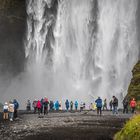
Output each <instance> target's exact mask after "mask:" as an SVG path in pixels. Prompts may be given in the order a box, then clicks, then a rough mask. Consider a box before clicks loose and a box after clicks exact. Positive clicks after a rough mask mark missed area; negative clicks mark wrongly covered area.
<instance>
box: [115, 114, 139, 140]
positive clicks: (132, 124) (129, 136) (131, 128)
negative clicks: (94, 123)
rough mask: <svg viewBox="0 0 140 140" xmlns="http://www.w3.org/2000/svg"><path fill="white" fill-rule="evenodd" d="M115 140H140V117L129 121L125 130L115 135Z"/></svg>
mask: <svg viewBox="0 0 140 140" xmlns="http://www.w3.org/2000/svg"><path fill="white" fill-rule="evenodd" d="M114 140H140V115H138V116H135V117H134V118H132V119H131V120H130V121H128V122H127V123H126V125H125V126H124V128H123V129H122V130H121V131H120V132H118V133H117V134H116V135H115V138H114Z"/></svg>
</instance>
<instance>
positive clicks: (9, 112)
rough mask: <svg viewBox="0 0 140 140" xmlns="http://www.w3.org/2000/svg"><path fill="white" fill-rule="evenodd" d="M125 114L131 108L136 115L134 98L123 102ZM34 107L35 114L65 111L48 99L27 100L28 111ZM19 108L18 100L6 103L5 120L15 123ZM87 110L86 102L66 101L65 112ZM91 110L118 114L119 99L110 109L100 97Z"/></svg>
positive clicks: (113, 102)
mask: <svg viewBox="0 0 140 140" xmlns="http://www.w3.org/2000/svg"><path fill="white" fill-rule="evenodd" d="M122 104H123V113H128V109H129V108H131V112H132V113H135V108H136V105H137V104H136V101H135V99H134V98H133V99H132V100H131V101H128V99H127V98H124V100H123V102H122ZM32 107H33V110H34V113H38V114H39V115H40V114H44V115H46V114H48V112H49V111H54V110H56V111H59V110H63V109H64V108H62V102H61V101H58V100H57V101H55V102H54V101H52V100H50V101H49V100H48V98H47V97H45V98H42V99H41V100H36V99H35V100H34V101H33V102H32V103H31V101H30V100H27V103H26V110H27V111H31V108H32ZM18 108H19V103H18V102H17V100H16V99H14V100H13V101H12V100H11V101H9V102H5V104H4V106H3V119H4V120H10V121H13V120H14V119H15V118H17V110H18ZM85 109H87V108H86V103H85V102H80V103H78V101H77V100H76V101H74V102H73V101H69V100H68V99H67V100H66V101H65V110H66V111H73V110H75V111H77V110H79V111H80V112H81V111H83V110H85ZM88 109H89V110H97V115H102V111H104V110H108V111H112V113H113V114H118V99H117V97H115V96H113V97H112V99H111V101H110V102H109V109H108V104H107V99H104V100H102V99H101V98H100V97H98V98H97V99H96V100H95V102H94V103H91V104H90V105H89V108H88Z"/></svg>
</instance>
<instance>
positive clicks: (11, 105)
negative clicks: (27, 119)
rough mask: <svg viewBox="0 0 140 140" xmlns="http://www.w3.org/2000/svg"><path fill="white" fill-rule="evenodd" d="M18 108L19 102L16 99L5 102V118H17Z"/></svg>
mask: <svg viewBox="0 0 140 140" xmlns="http://www.w3.org/2000/svg"><path fill="white" fill-rule="evenodd" d="M18 108H19V103H18V101H17V100H16V99H14V100H11V101H9V102H5V104H4V106H3V119H4V120H10V121H13V120H14V119H15V118H17V110H18Z"/></svg>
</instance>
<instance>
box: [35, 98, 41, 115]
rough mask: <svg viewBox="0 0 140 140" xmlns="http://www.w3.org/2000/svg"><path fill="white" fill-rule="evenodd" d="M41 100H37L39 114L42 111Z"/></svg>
mask: <svg viewBox="0 0 140 140" xmlns="http://www.w3.org/2000/svg"><path fill="white" fill-rule="evenodd" d="M41 106H42V105H41V102H40V101H39V100H38V102H37V105H36V107H37V109H38V114H39V115H40V112H41Z"/></svg>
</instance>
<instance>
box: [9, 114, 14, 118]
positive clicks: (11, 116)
mask: <svg viewBox="0 0 140 140" xmlns="http://www.w3.org/2000/svg"><path fill="white" fill-rule="evenodd" d="M13 117H14V112H9V118H10V120H13Z"/></svg>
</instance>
